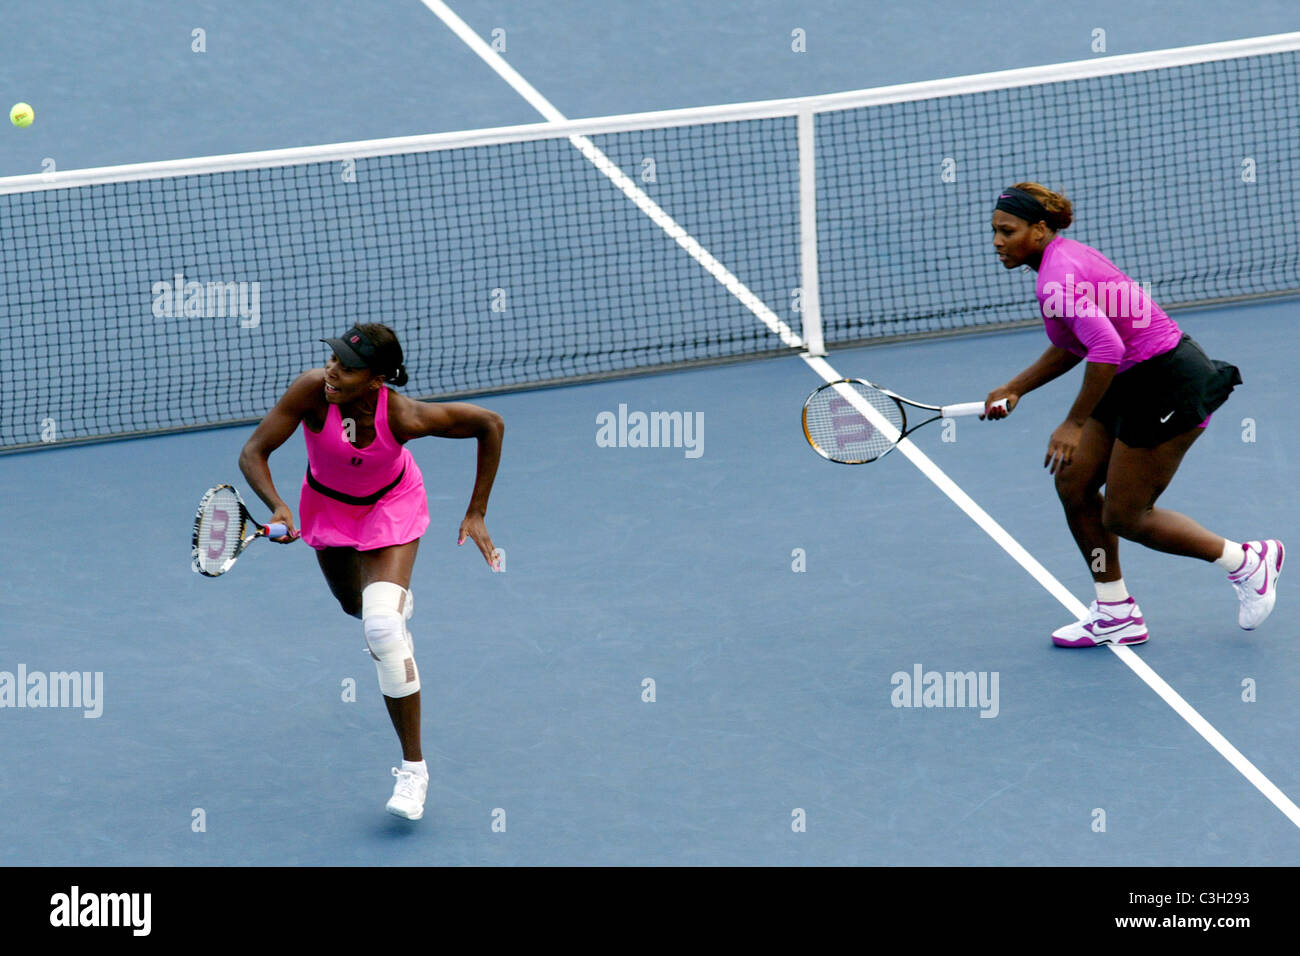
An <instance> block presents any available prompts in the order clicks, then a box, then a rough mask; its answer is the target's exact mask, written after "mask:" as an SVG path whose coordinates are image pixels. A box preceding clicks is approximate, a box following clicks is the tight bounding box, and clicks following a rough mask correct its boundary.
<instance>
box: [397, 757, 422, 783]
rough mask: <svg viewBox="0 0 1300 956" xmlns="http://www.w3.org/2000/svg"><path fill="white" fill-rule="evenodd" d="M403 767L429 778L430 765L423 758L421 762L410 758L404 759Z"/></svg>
mask: <svg viewBox="0 0 1300 956" xmlns="http://www.w3.org/2000/svg"><path fill="white" fill-rule="evenodd" d="M402 769H403V770H405V771H408V772H409V773H413V774H416V775H417V776H420V777H423V778H424V779H425V780H428V779H429V765H428V764H427V763H426V762H425V761H423V760H421V761H420V762H419V763H412V762H411V761H409V760H403V761H402Z"/></svg>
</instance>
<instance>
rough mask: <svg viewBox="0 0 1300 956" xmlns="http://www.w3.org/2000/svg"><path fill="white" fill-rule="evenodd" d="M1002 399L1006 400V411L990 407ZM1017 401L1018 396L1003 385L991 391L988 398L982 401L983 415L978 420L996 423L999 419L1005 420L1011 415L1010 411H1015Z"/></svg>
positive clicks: (1018, 399)
mask: <svg viewBox="0 0 1300 956" xmlns="http://www.w3.org/2000/svg"><path fill="white" fill-rule="evenodd" d="M1002 398H1005V399H1006V400H1007V408H1006V411H1003V410H1002V409H1000V408H991V407H990V406H991V405H992V404H993V403H994V402H996V401H998V400H999V399H1002ZM1019 401H1020V396H1019V395H1017V394H1016V393H1015V392H1013V391H1012V390H1011V389H1009V388H1007V387H1006V386H1005V385H1001V386H999V387H998V388H995V389H993V391H991V392H989V396H988V398H986V399H984V414H983V415H981V416H980V418H981V419H985V418H987V419H989V420H990V421H996V420H997V419H999V418H1006V417H1007V416H1008V415H1010V414H1011V412H1012V410H1013V409H1015V407H1016V403H1017V402H1019Z"/></svg>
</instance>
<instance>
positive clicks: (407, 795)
mask: <svg viewBox="0 0 1300 956" xmlns="http://www.w3.org/2000/svg"><path fill="white" fill-rule="evenodd" d="M393 776H394V777H396V778H397V783H395V784H393V795H392V796H391V797H390V798H389V799H388V806H386V807H384V809H385V810H387V811H388V812H389V813H391V814H393V815H394V816H398V817H406V819H408V820H418V819H420V817H422V816H424V798H425V795H426V794H427V793H428V792H429V778H428V777H422V776H420V775H419V774H418V773H413V772H412V771H410V770H398V769H397V768H396V767H394V768H393Z"/></svg>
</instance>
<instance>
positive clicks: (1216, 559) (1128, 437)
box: [985, 183, 1284, 647]
mask: <svg viewBox="0 0 1300 956" xmlns="http://www.w3.org/2000/svg"><path fill="white" fill-rule="evenodd" d="M1073 218H1074V210H1073V207H1072V205H1071V203H1070V201H1069V200H1068V199H1066V198H1065V197H1064V196H1062V195H1060V194H1059V193H1055V192H1053V191H1051V190H1050V189H1047V188H1046V187H1044V186H1042V185H1040V184H1038V183H1017V184H1016V185H1015V186H1011V187H1009V188H1007V189H1004V190H1003V191H1002V193H1001V195H999V197H998V201H997V206H996V208H995V210H994V212H993V248H994V249H995V250H996V251H997V254H998V257H999V258H1000V259H1001V260H1002V264H1003V266H1005V267H1006V268H1008V269H1013V268H1015V267H1016V266H1022V265H1027V266H1029V267H1030V268H1032V269H1034V270H1035V271H1036V272H1037V273H1038V282H1037V287H1036V292H1037V295H1038V301H1039V305H1040V308H1041V310H1042V315H1043V323H1044V326H1045V328H1046V330H1047V337H1048V339H1050V340H1051V343H1052V344H1051V345H1050V346H1049V347H1048V349H1047V351H1046V352H1044V353H1043V354H1042V355H1041V356H1040V357H1039V359H1038V361H1036V362H1034V364H1033V365H1031V366H1029V368H1027V369H1025V370H1024V371H1022V372H1021V373H1020V374H1019V375H1017V376H1015V378H1013V379H1012V380H1011V381H1009V382H1007V383H1006V384H1005V385H1003V386H1001V387H999V388H995V389H994V390H993V391H991V392H989V395H988V398H987V399H986V400H985V405H986V407H987V406H991V405H992V403H993V402H995V401H997V400H998V399H1001V398H1005V399H1007V410H1006V411H1005V412H1003V411H1002V410H1001V409H994V408H988V410H987V412H986V415H987V417H989V418H1003V417H1005V416H1006V415H1008V414H1010V413H1011V411H1012V410H1013V409H1015V407H1016V404H1017V403H1018V402H1019V401H1020V397H1021V396H1022V395H1024V394H1026V393H1027V392H1032V391H1033V390H1034V389H1036V388H1038V387H1039V386H1040V385H1044V384H1046V383H1047V382H1050V381H1052V380H1053V379H1054V378H1057V377H1058V376H1060V375H1063V374H1064V373H1065V372H1068V371H1069V370H1070V369H1072V368H1073V367H1074V366H1075V365H1077V364H1078V363H1079V362H1080V361H1083V360H1086V361H1087V368H1086V370H1085V372H1084V376H1083V385H1082V387H1081V388H1080V390H1079V394H1078V397H1076V398H1075V400H1074V404H1073V406H1071V408H1070V411H1069V414H1068V415H1067V416H1066V418H1065V421H1063V422H1062V423H1061V424H1060V425H1058V426H1057V428H1056V430H1055V431H1054V432H1052V437H1051V439H1050V441H1049V442H1048V446H1047V456H1046V458H1045V460H1044V462H1043V465H1044V467H1045V468H1047V469H1048V471H1049V472H1050V473H1051V474H1053V475H1054V476H1055V479H1056V492H1057V494H1058V495H1059V496H1060V499H1061V503H1062V504H1063V505H1064V506H1065V517H1066V520H1067V521H1068V522H1069V525H1070V531H1071V532H1072V533H1073V534H1074V540H1075V541H1076V542H1077V543H1078V545H1079V549H1080V550H1081V551H1082V552H1083V557H1084V560H1085V561H1087V562H1088V565H1089V567H1090V568H1091V569H1092V577H1093V581H1094V584H1095V586H1096V589H1097V600H1095V601H1094V602H1093V603H1092V605H1091V606H1090V607H1089V609H1088V616H1087V617H1086V618H1085V619H1083V620H1081V621H1077V622H1075V623H1073V624H1069V625H1067V626H1065V627H1062V628H1060V629H1058V630H1057V631H1055V632H1054V633H1053V634H1052V640H1053V641H1054V642H1055V643H1056V644H1058V645H1060V646H1062V647H1095V646H1097V645H1099V644H1111V643H1115V644H1140V643H1142V642H1143V641H1145V640H1146V639H1147V636H1148V634H1147V626H1146V621H1145V620H1144V619H1143V617H1142V612H1141V610H1140V609H1139V608H1138V605H1137V602H1136V601H1135V600H1134V599H1133V598H1132V597H1130V596H1129V593H1128V589H1127V587H1126V586H1125V584H1124V576H1123V574H1121V573H1120V564H1119V538H1121V537H1122V538H1127V539H1128V540H1130V541H1136V542H1137V543H1139V544H1143V545H1146V546H1147V547H1148V548H1153V549H1155V550H1157V551H1165V552H1168V553H1169V554H1180V555H1186V556H1187V557H1191V558H1200V559H1201V560H1202V561H1210V562H1213V563H1215V564H1217V565H1218V566H1219V567H1221V568H1222V569H1223V570H1224V571H1225V572H1227V575H1228V580H1229V581H1230V582H1231V583H1232V585H1233V587H1234V588H1235V589H1236V592H1237V599H1238V613H1237V623H1238V624H1240V626H1241V627H1243V628H1245V629H1247V630H1252V629H1254V628H1256V627H1258V626H1259V625H1260V624H1262V623H1263V622H1264V619H1265V618H1266V617H1268V615H1269V613H1270V612H1271V611H1272V610H1273V603H1274V601H1275V600H1276V597H1277V591H1276V589H1277V579H1278V576H1279V575H1280V574H1281V573H1282V558H1283V555H1284V549H1283V547H1282V543H1281V542H1280V541H1277V540H1274V539H1267V540H1259V541H1247V542H1245V543H1242V544H1239V543H1237V542H1236V541H1231V540H1229V539H1227V538H1223V537H1221V536H1219V535H1217V534H1213V533H1212V532H1210V531H1207V530H1205V529H1204V528H1202V527H1201V526H1200V525H1199V524H1197V523H1196V522H1195V521H1193V520H1192V519H1191V518H1189V517H1187V516H1186V515H1182V514H1179V513H1178V512H1176V511H1169V510H1168V509H1165V508H1157V507H1155V503H1156V499H1157V498H1159V497H1160V493H1161V492H1162V491H1164V490H1165V488H1166V487H1168V485H1169V482H1170V481H1171V480H1172V479H1173V477H1174V473H1175V472H1177V471H1178V465H1179V464H1180V463H1181V462H1182V460H1183V455H1184V454H1186V452H1187V449H1188V448H1190V447H1191V445H1192V442H1194V441H1196V439H1197V438H1198V437H1200V435H1201V433H1202V432H1203V431H1204V429H1205V427H1206V426H1207V425H1208V424H1209V423H1210V414H1211V413H1212V412H1213V411H1214V410H1215V409H1216V408H1218V407H1219V406H1220V405H1222V404H1223V403H1224V402H1225V401H1227V399H1228V395H1229V394H1230V393H1231V392H1232V390H1233V388H1234V387H1236V386H1237V385H1240V384H1241V375H1240V373H1239V372H1238V371H1237V369H1236V368H1235V367H1234V366H1232V365H1229V364H1227V363H1226V362H1218V361H1213V360H1211V359H1209V358H1207V357H1206V355H1205V353H1204V352H1203V351H1202V350H1201V347H1200V346H1199V345H1197V344H1196V342H1195V341H1194V340H1193V339H1192V338H1191V336H1189V335H1187V334H1186V333H1184V332H1183V331H1182V330H1181V329H1179V328H1178V326H1177V325H1176V324H1175V323H1174V321H1173V319H1171V318H1169V316H1168V315H1166V314H1165V313H1164V311H1163V310H1162V309H1161V308H1160V307H1159V306H1158V305H1156V304H1155V303H1154V302H1153V301H1151V299H1150V298H1149V297H1148V296H1147V295H1146V293H1145V291H1144V290H1143V289H1141V288H1140V287H1139V286H1138V284H1137V283H1135V282H1134V281H1133V280H1132V279H1130V278H1129V277H1128V276H1126V275H1125V274H1124V273H1122V272H1121V271H1120V270H1119V269H1118V268H1117V267H1116V266H1115V264H1114V263H1112V262H1111V261H1110V260H1109V259H1107V258H1106V257H1105V256H1103V255H1102V254H1101V253H1100V252H1098V251H1097V250H1096V249H1093V248H1091V247H1090V246H1085V245H1084V244H1083V243H1081V242H1075V241H1074V240H1072V239H1066V238H1065V237H1064V236H1060V235H1058V233H1059V232H1060V231H1061V230H1063V229H1065V228H1067V227H1068V226H1069V225H1070V223H1071V222H1072V221H1073ZM1103 485H1104V486H1105V488H1106V492H1105V494H1104V495H1103V494H1101V488H1102V486H1103Z"/></svg>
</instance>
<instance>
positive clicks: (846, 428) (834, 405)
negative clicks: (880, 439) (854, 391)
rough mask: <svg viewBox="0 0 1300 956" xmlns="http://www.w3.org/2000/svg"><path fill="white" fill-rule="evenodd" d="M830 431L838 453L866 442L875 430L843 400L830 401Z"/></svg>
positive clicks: (834, 399) (837, 398) (859, 413)
mask: <svg viewBox="0 0 1300 956" xmlns="http://www.w3.org/2000/svg"><path fill="white" fill-rule="evenodd" d="M830 410H831V429H832V430H833V431H834V432H835V447H836V448H837V449H839V450H840V451H843V450H844V447H845V446H846V445H851V444H854V443H855V442H868V441H871V437H872V436H873V435H875V434H876V428H875V426H874V425H872V424H871V422H869V421H867V420H866V419H865V418H863V417H862V413H861V412H859V411H858V410H857V409H855V408H854V407H853V406H852V405H850V404H849V403H848V402H846V401H845V400H844V399H842V398H839V397H838V396H837V397H836V398H833V399H831V404H830Z"/></svg>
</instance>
